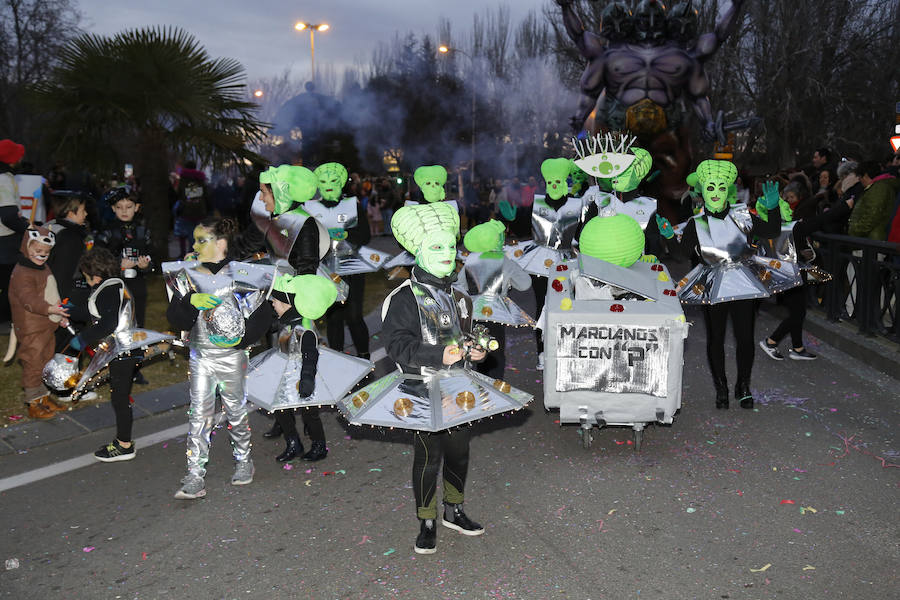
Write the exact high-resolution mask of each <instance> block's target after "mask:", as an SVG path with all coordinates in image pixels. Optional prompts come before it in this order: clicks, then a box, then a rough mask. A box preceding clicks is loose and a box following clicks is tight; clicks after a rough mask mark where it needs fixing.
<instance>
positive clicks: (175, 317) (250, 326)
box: [166, 257, 272, 349]
mask: <svg viewBox="0 0 900 600" xmlns="http://www.w3.org/2000/svg"><path fill="white" fill-rule="evenodd" d="M232 260H233V259H231V258H230V257H226V258H225V259H224V260H223V261H222V262H218V263H203V266H204V267H206V268H207V269H209V271H210V272H211V273H213V274H215V273H218V272H219V271H221V270H222V268H223V267H225V265H227V264H228V263H230V262H232ZM193 295H194V293H193V292H189V293H188V294H187V295H186V296H179V295H178V294H176V295H174V296H172V301H171V302H170V303H169V306H168V308H166V318H167V319H169V323H171V324H172V327H174V328H175V329H178V330H181V331H190V330H191V329H193V327H194V323H196V322H197V317H198V316H200V310H199V309H197V308H196V307H195V306H194V305H193V304H191V296H193ZM271 324H272V307H271V305H270V304H269V303H268V302H263V303H262V304H261V305H260V306H259V307H258V308H257V309H256V310H255V311H253V314H251V315H250V316H249V317H247V318H246V319H244V337H243V339H241V343H240V344H238V345H237V346H234V348H237V349H244V348H249V347H250V346H252V345H253V344H255V343H256V342H257V341H259V339H260V338H262V336H264V335H265V334H266V332H268V331H269V326H270V325H271Z"/></svg>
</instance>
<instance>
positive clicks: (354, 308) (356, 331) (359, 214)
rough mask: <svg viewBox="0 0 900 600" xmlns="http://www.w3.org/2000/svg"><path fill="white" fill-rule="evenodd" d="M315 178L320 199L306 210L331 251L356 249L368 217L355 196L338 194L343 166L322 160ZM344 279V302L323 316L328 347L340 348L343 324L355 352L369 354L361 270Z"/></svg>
mask: <svg viewBox="0 0 900 600" xmlns="http://www.w3.org/2000/svg"><path fill="white" fill-rule="evenodd" d="M314 173H315V175H316V177H317V179H318V187H319V194H320V195H321V200H313V201H310V202H307V203H306V204H304V205H303V206H304V208H305V209H306V211H307V212H308V213H309V214H310V215H312V216H313V217H315V218H316V220H317V221H319V222H320V223H322V225H324V226H325V227H326V228H327V229H328V235H329V237H330V238H331V252H333V253H335V254H339V253H340V252H342V246H346V245H348V244H349V246H350V247H351V248H352V249H353V250H356V249H358V248H359V247H360V246H362V245H364V244H368V243H369V240H370V239H371V235H372V234H371V232H370V231H369V220H368V218H367V215H366V211H364V210H363V209H362V206H361V205H360V203H359V200H358V199H357V198H356V197H355V196H353V197H350V198H342V197H341V190H342V189H343V187H344V185H345V184H346V183H347V169H345V168H344V166H343V165H341V164H338V163H325V164H322V165H319V166H318V167H316V169H315V171H314ZM341 278H342V279H343V280H344V281H346V282H347V285H348V286H349V293H348V294H347V300H346V301H345V302H342V303H341V302H338V303H336V304H334V305H333V306H332V307H331V308H330V309H328V313H327V314H326V318H327V320H328V325H327V330H326V331H327V333H328V346H329V347H330V348H331V349H332V350H337V351H338V352H342V351H343V350H344V325H345V324H346V325H347V328H348V329H349V330H350V339H352V340H353V345H354V346H355V347H356V355H357V356H359V357H360V358H365V359H368V358H369V328H368V327H367V326H366V322H365V320H364V319H363V296H364V295H365V291H366V288H365V286H366V275H365V273H357V274H354V275H342V276H341Z"/></svg>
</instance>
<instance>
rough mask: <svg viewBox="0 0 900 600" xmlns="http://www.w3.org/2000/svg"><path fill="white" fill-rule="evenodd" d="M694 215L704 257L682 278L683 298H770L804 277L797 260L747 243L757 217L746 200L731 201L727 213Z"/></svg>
mask: <svg viewBox="0 0 900 600" xmlns="http://www.w3.org/2000/svg"><path fill="white" fill-rule="evenodd" d="M693 219H694V224H695V225H696V229H697V239H698V240H699V244H700V258H701V262H700V264H698V265H697V266H696V267H694V268H693V269H692V270H691V271H690V272H689V273H688V274H687V275H686V276H685V277H683V278H682V279H681V280H680V281H679V282H678V288H677V290H678V296H679V298H681V301H682V302H684V303H685V304H717V303H719V302H730V301H732V300H746V299H753V298H767V297H768V296H771V295H772V294H775V293H777V292H781V291H784V290H787V289H790V288H792V287H796V286H798V285H800V284H801V283H802V280H801V278H800V274H799V269H798V268H797V266H796V264H795V263H793V262H791V261H787V260H781V259H778V258H767V257H765V256H761V255H760V254H759V249H758V248H757V247H756V246H753V245H751V244H750V243H749V241H748V237H747V236H748V233H749V232H750V230H751V229H752V227H753V222H752V221H751V218H750V213H749V211H748V209H747V206H746V205H743V204H738V205H735V206H732V207H731V210H730V211H729V212H728V214H727V215H726V216H725V218H724V219H717V218H714V217H707V216H706V215H698V216H695V217H693ZM764 242H765V240H764Z"/></svg>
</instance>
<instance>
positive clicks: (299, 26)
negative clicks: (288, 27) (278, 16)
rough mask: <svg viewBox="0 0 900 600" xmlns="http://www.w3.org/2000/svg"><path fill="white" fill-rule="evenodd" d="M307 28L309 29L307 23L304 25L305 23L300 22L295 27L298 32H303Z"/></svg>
mask: <svg viewBox="0 0 900 600" xmlns="http://www.w3.org/2000/svg"><path fill="white" fill-rule="evenodd" d="M307 27H308V25H307V24H306V23H304V22H303V21H299V22H297V24H296V25H294V29H296V30H297V31H303V30H304V29H306V28H307Z"/></svg>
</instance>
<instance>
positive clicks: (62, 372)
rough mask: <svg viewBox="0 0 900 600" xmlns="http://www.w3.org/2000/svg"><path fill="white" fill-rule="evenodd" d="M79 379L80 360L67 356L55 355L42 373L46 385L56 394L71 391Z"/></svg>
mask: <svg viewBox="0 0 900 600" xmlns="http://www.w3.org/2000/svg"><path fill="white" fill-rule="evenodd" d="M79 378H80V374H79V372H78V359H77V358H74V357H72V356H66V355H65V354H56V355H54V356H53V358H51V359H50V361H49V362H47V364H46V365H44V370H43V371H41V379H43V381H44V385H46V386H47V387H48V388H50V389H51V390H53V391H56V392H62V391H65V390H71V389H72V388H74V387H75V386H76V385H78V380H79Z"/></svg>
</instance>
